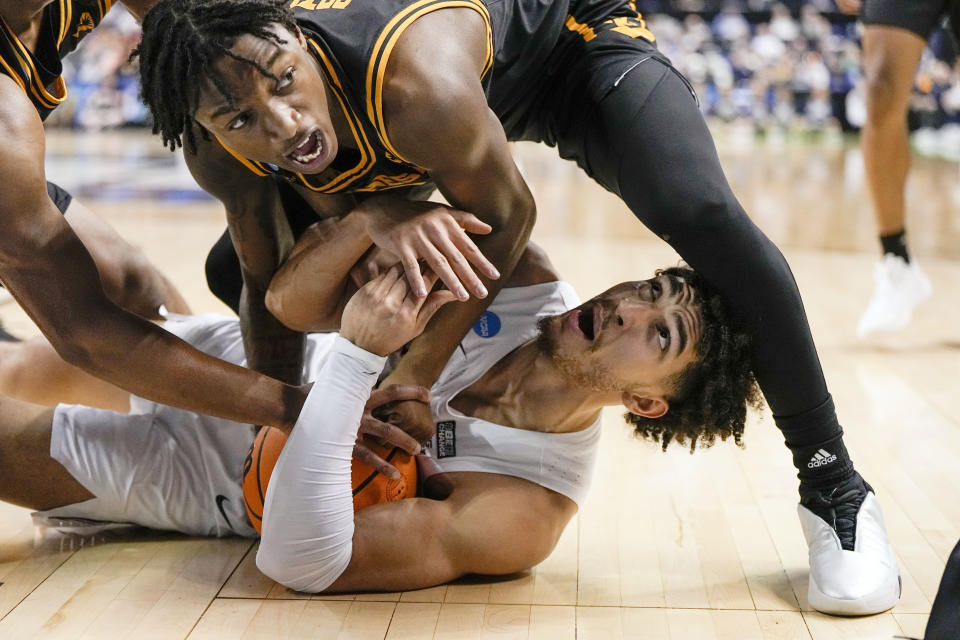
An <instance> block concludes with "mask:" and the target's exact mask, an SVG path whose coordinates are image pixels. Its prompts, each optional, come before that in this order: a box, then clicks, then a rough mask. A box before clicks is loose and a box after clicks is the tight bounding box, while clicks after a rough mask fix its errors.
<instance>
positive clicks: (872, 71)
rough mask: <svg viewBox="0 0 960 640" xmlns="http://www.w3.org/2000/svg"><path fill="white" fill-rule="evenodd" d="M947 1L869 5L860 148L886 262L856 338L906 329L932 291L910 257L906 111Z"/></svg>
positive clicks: (894, 0)
mask: <svg viewBox="0 0 960 640" xmlns="http://www.w3.org/2000/svg"><path fill="white" fill-rule="evenodd" d="M949 5H950V2H949V1H948V0H916V1H915V2H901V1H900V0H865V2H864V4H863V12H862V15H861V20H862V21H863V23H864V31H863V70H864V76H865V78H866V83H867V121H866V123H865V124H864V127H863V130H862V131H861V149H862V150H863V162H864V168H865V170H866V175H867V186H868V188H869V189H870V196H871V200H872V201H873V211H874V217H875V218H876V221H877V233H878V234H879V236H880V245H881V250H882V253H883V255H882V258H881V260H880V262H878V263H877V265H876V266H875V267H874V290H873V295H872V296H871V298H870V303H869V304H868V305H867V309H866V310H865V311H864V313H863V316H861V318H860V322H859V324H858V325H857V335H859V336H860V337H864V336H866V335H867V334H869V333H871V332H873V331H884V330H886V331H891V330H897V329H902V328H903V327H905V326H907V324H908V323H909V322H910V316H911V315H912V314H913V309H914V307H916V306H917V305H918V304H919V303H921V302H923V301H924V300H926V299H927V298H928V297H929V296H930V293H931V287H930V281H929V280H927V278H926V276H925V275H924V273H923V272H922V271H921V270H920V267H919V266H917V264H916V262H913V261H911V260H910V254H909V252H908V251H907V244H906V236H905V229H906V211H905V197H904V196H905V191H906V182H907V174H908V173H909V170H910V147H909V141H908V131H907V110H908V107H909V102H910V94H911V92H912V90H913V77H914V74H915V73H916V69H917V63H919V62H920V56H921V55H922V53H923V47H924V44H925V43H926V41H927V39H928V38H929V37H930V35H931V33H933V31H934V29H935V28H936V27H937V25H938V24H939V23H940V21H941V20H942V18H943V16H944V14H945V13H946V12H947V11H948V10H949V8H950V7H949Z"/></svg>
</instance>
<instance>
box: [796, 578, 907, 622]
mask: <svg viewBox="0 0 960 640" xmlns="http://www.w3.org/2000/svg"><path fill="white" fill-rule="evenodd" d="M900 591H901V579H900V574H899V573H897V576H896V580H895V581H894V580H888V581H887V583H886V584H884V585H883V587H881V588H880V589H877V590H876V591H874V592H873V593H870V594H867V595H865V596H862V597H860V598H855V599H851V600H842V599H840V598H833V597H830V596H828V595H826V594H825V593H823V592H822V591H821V590H820V587H818V586H817V583H816V582H815V581H814V579H813V577H812V576H811V577H810V587H809V589H807V600H808V601H809V602H810V606H811V607H813V608H814V609H816V610H817V611H819V612H820V613H827V614H830V615H834V616H868V615H872V614H875V613H883V612H884V611H886V610H888V609H891V608H893V607H894V606H895V605H896V604H897V602H899V601H900Z"/></svg>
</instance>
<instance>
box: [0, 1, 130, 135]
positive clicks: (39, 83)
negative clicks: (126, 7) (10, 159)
mask: <svg viewBox="0 0 960 640" xmlns="http://www.w3.org/2000/svg"><path fill="white" fill-rule="evenodd" d="M112 4H113V0H53V2H51V3H50V4H48V5H47V6H46V7H45V8H44V10H43V18H42V19H43V23H42V24H41V26H40V32H39V34H38V35H37V44H36V47H35V48H34V49H35V50H34V51H30V50H28V49H27V47H25V46H24V45H23V43H22V42H20V39H19V38H18V37H17V35H16V34H15V33H14V32H13V31H12V30H11V29H10V28H9V27H8V26H7V24H6V23H5V22H4V21H3V19H2V18H0V73H3V74H4V75H7V76H10V77H11V78H13V81H14V82H16V83H17V84H18V85H19V86H20V88H21V89H23V91H24V92H25V93H26V94H27V96H28V97H29V98H30V101H31V102H33V104H34V106H36V107H37V111H38V112H39V113H40V117H41V118H42V119H46V117H47V116H48V115H50V112H51V111H53V110H54V109H56V108H57V105H59V104H60V103H62V102H63V101H64V100H65V99H66V97H67V88H66V86H65V85H64V82H63V78H62V77H61V75H60V74H61V73H62V71H63V65H62V64H61V62H60V61H61V59H62V58H63V57H64V56H66V55H67V54H68V53H70V52H71V51H73V50H74V49H76V48H77V45H78V44H79V43H80V41H81V40H82V39H83V38H84V37H85V36H86V35H87V34H88V33H90V31H92V30H93V28H94V27H96V26H97V25H98V24H100V21H101V20H103V16H104V15H106V13H107V11H109V10H110V6H111V5H112Z"/></svg>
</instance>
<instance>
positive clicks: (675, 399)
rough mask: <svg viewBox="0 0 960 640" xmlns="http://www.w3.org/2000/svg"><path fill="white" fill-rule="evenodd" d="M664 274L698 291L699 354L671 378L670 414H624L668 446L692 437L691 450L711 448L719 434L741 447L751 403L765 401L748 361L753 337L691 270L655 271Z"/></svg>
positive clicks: (644, 433) (646, 436) (647, 435)
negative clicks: (735, 321) (701, 325)
mask: <svg viewBox="0 0 960 640" xmlns="http://www.w3.org/2000/svg"><path fill="white" fill-rule="evenodd" d="M661 274H665V275H668V276H675V277H677V278H680V279H682V280H683V281H684V282H686V283H687V284H688V285H690V286H691V287H692V288H693V289H694V291H695V292H696V294H697V298H698V300H699V302H700V309H701V313H702V314H703V333H702V334H701V336H700V340H699V342H698V343H697V359H696V361H695V362H694V363H693V364H691V365H689V366H688V367H686V368H685V369H684V370H683V371H682V372H681V373H680V374H679V375H677V376H676V377H675V379H674V380H673V381H672V383H673V384H672V385H671V386H672V388H673V389H674V392H673V394H671V397H668V398H667V401H668V402H669V404H670V410H669V411H667V413H666V414H664V415H663V416H661V417H659V418H647V417H644V416H641V415H637V414H634V413H626V414H625V415H624V419H625V420H626V421H627V422H628V423H629V424H631V425H633V427H634V429H635V433H636V435H637V436H638V437H641V438H644V439H647V440H652V441H654V442H659V443H660V444H661V446H662V449H663V450H664V451H666V450H667V446H668V445H669V444H670V443H671V442H674V441H676V442H678V443H680V444H681V445H685V444H687V443H688V442H689V445H690V452H691V453H692V452H693V451H694V450H695V449H696V447H697V445H698V444H699V445H700V446H701V447H710V446H712V445H713V444H714V443H715V442H716V440H717V438H718V437H719V438H720V439H721V440H726V439H727V438H729V437H733V441H734V442H736V443H737V446H743V427H744V422H745V421H746V417H747V408H748V407H753V408H755V409H759V408H760V407H761V406H762V405H763V398H762V396H761V394H760V388H759V386H758V385H757V382H756V380H755V379H754V376H753V370H752V369H751V366H750V339H749V337H748V336H747V335H746V333H744V332H743V331H742V330H740V329H739V328H737V327H735V326H734V325H733V323H732V321H731V320H730V318H729V316H728V315H727V312H726V309H725V308H724V306H723V302H722V301H721V299H720V296H719V294H717V293H716V292H715V291H713V290H712V289H711V288H710V287H709V285H708V284H707V283H706V282H705V281H704V280H703V278H702V277H700V275H699V274H698V273H696V272H695V271H694V270H693V269H691V268H689V267H686V266H679V267H671V268H669V269H663V270H660V271H657V275H661Z"/></svg>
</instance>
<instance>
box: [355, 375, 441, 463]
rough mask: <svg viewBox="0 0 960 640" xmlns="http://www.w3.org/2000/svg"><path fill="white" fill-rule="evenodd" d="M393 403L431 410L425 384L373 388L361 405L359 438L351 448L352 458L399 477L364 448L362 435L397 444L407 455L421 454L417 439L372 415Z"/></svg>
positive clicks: (382, 460) (376, 456) (379, 458)
mask: <svg viewBox="0 0 960 640" xmlns="http://www.w3.org/2000/svg"><path fill="white" fill-rule="evenodd" d="M396 402H410V403H414V404H418V405H419V406H422V407H426V409H427V411H430V404H429V403H430V391H429V390H428V389H427V388H426V387H420V386H417V385H399V384H397V385H391V386H389V387H386V388H384V389H374V390H373V393H371V394H370V399H369V400H368V401H367V404H366V406H365V407H364V410H363V417H362V418H361V419H360V437H359V438H357V444H356V446H354V448H353V457H354V458H356V459H357V460H359V461H361V462H365V463H367V464H368V465H370V466H371V467H373V468H374V469H376V470H377V471H379V472H380V473H382V474H384V475H385V476H388V477H390V478H394V479H396V478H399V477H400V472H399V471H397V469H396V468H395V467H394V466H393V465H391V464H390V463H389V462H387V461H386V460H384V459H383V458H381V457H380V456H378V455H377V454H376V453H374V452H373V451H372V450H371V449H370V448H369V447H367V446H366V445H365V444H364V443H363V437H364V436H370V437H372V438H374V439H376V440H377V441H379V442H381V443H383V444H386V445H387V446H395V447H400V448H401V449H403V450H404V451H406V452H407V453H409V454H410V455H416V454H418V453H420V443H419V441H418V440H416V439H414V438H412V437H411V436H409V435H407V433H406V432H404V431H403V430H402V429H400V428H399V427H397V426H394V425H393V424H390V423H389V422H384V421H382V420H380V419H379V418H377V417H375V415H379V410H380V409H381V408H382V407H385V406H386V407H388V406H390V405H391V404H393V403H396Z"/></svg>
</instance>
